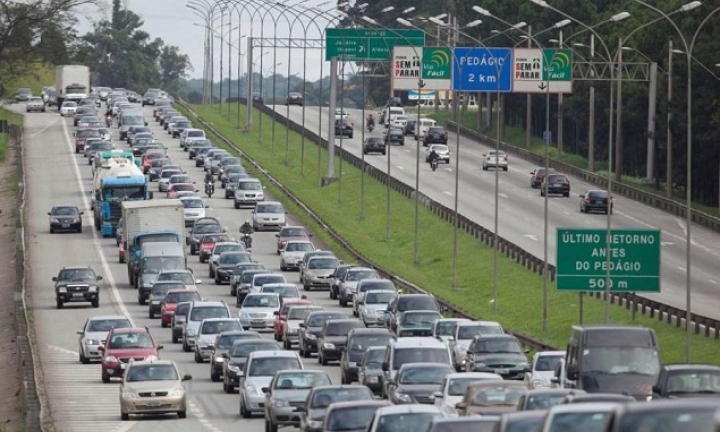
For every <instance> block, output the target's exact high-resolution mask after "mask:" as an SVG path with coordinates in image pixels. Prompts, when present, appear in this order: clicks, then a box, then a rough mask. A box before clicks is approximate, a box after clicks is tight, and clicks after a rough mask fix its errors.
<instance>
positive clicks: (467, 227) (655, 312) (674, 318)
mask: <svg viewBox="0 0 720 432" xmlns="http://www.w3.org/2000/svg"><path fill="white" fill-rule="evenodd" d="M179 103H180V104H181V105H182V106H183V107H184V108H185V109H187V110H188V111H189V112H190V113H191V114H192V115H193V116H194V117H195V118H196V119H197V121H198V123H200V124H202V125H203V126H204V127H205V128H207V129H208V130H209V131H212V132H213V133H214V134H215V135H217V136H218V137H220V138H221V139H222V140H223V141H224V142H225V144H226V145H228V146H230V147H232V148H233V149H235V150H237V151H238V152H239V153H240V154H241V155H242V156H243V157H244V158H246V159H247V160H248V161H249V162H250V163H251V164H253V165H254V166H255V167H256V168H257V169H258V170H259V171H260V172H262V173H263V174H264V175H266V176H267V177H268V179H269V180H270V181H272V182H273V183H274V184H276V185H277V186H278V188H279V189H280V190H282V191H283V193H285V194H286V195H287V196H288V198H290V199H291V200H292V201H293V202H295V203H296V204H297V205H298V206H300V207H301V208H303V210H305V211H307V212H308V214H309V215H310V216H311V217H312V218H313V219H314V220H315V221H316V222H317V223H318V224H320V226H322V227H323V229H325V230H326V231H327V232H328V233H329V234H330V235H331V236H332V237H333V238H334V239H335V240H336V241H337V242H338V243H340V244H342V245H343V246H344V247H345V248H346V249H347V250H348V251H349V252H350V253H352V254H354V255H355V256H357V257H358V260H359V261H361V262H364V263H366V264H368V265H372V266H373V267H375V268H377V269H378V270H379V271H380V273H383V275H384V276H385V277H388V278H390V279H392V280H394V281H395V282H396V283H398V284H399V285H400V286H403V287H404V288H406V289H408V290H409V291H416V292H425V291H424V290H422V289H421V288H420V287H418V286H416V285H414V284H411V283H409V282H408V281H405V280H404V279H402V278H399V277H397V276H395V275H393V274H390V273H389V272H388V271H386V270H383V269H382V268H380V267H378V266H377V265H376V264H375V263H373V262H372V261H371V260H370V259H367V258H365V257H362V256H360V254H358V253H357V251H355V250H354V249H353V248H352V247H351V246H350V245H349V244H347V243H346V242H345V241H344V240H343V239H342V238H341V237H340V236H339V235H337V233H335V231H333V230H332V228H331V227H329V226H328V225H327V224H326V223H324V222H323V221H322V219H321V218H320V217H319V216H317V215H316V214H315V213H314V212H312V210H310V209H309V208H308V207H307V206H306V205H305V204H304V203H302V202H300V200H298V199H297V197H295V196H294V195H293V194H292V193H291V192H290V191H288V190H287V189H286V188H285V187H284V186H282V185H281V184H279V183H278V182H277V181H276V180H275V179H274V178H272V176H271V175H270V174H269V173H268V172H267V171H266V170H265V169H263V168H262V167H260V166H259V165H258V164H257V163H256V162H255V161H254V160H252V159H251V158H250V157H249V156H248V155H247V154H245V153H244V152H243V151H242V150H241V149H240V148H238V147H237V146H235V145H234V143H232V142H231V141H230V140H229V139H227V137H224V136H223V135H221V134H220V133H219V132H218V131H217V130H216V129H215V128H213V127H212V126H211V125H210V124H208V123H207V122H205V121H204V120H202V119H201V118H200V117H199V116H198V115H197V114H196V113H195V112H194V111H193V110H192V108H190V107H189V106H188V105H187V104H186V103H184V102H182V101H181V102H179ZM241 103H245V100H244V99H243V100H241ZM253 105H254V107H255V108H256V109H258V110H260V111H261V112H262V113H263V114H266V115H269V116H272V117H273V118H274V119H275V120H276V121H277V122H279V123H280V124H282V125H283V126H285V127H287V128H288V129H290V130H292V131H293V132H296V133H298V134H299V135H303V136H304V137H305V139H307V140H309V141H311V142H313V143H315V144H316V145H319V146H320V147H322V148H325V149H327V148H328V141H327V140H326V139H324V138H322V137H320V136H319V135H318V134H317V133H315V132H313V131H310V130H307V129H305V128H304V127H303V126H302V125H300V124H298V123H296V122H294V121H292V120H290V119H288V118H286V117H284V116H283V115H281V114H280V113H278V112H276V111H274V110H272V109H270V108H269V107H267V106H265V105H263V104H258V103H254V104H253ZM334 148H335V154H336V155H337V156H338V157H341V158H342V159H343V160H344V161H346V162H347V163H350V164H352V165H353V166H355V167H356V168H358V169H360V170H365V173H366V174H367V175H369V176H371V177H373V178H374V179H376V180H377V181H379V182H381V183H383V184H388V182H389V183H390V187H391V188H392V189H393V190H395V191H396V192H399V193H400V194H402V195H403V196H405V197H407V198H413V199H414V197H415V193H416V192H415V189H414V188H413V187H412V186H410V185H408V184H405V183H403V182H402V181H400V180H398V179H396V178H394V177H391V176H388V175H387V174H386V173H384V172H382V171H380V170H378V169H377V168H375V167H373V166H371V165H368V164H363V161H362V159H361V158H359V157H357V156H356V155H354V154H352V153H350V152H348V151H346V150H345V149H342V150H341V149H340V148H339V147H337V146H335V147H334ZM419 202H420V203H421V204H422V205H423V206H424V207H426V208H428V209H430V210H431V211H432V212H433V213H434V214H436V215H437V216H439V217H440V218H442V219H443V220H445V221H447V222H449V223H451V224H454V223H456V224H457V226H458V228H459V229H461V230H463V231H465V232H466V233H468V234H470V235H472V236H473V237H475V238H476V239H478V240H479V241H482V242H483V243H485V244H486V245H488V246H491V247H492V246H493V242H494V234H493V233H492V231H490V230H488V229H486V228H484V227H483V226H481V225H479V224H477V223H475V222H473V221H471V220H470V219H468V218H466V217H464V216H462V215H460V214H458V215H456V214H455V212H454V211H453V210H452V209H450V208H448V207H446V206H444V205H442V204H440V203H438V202H436V201H434V200H433V199H431V198H430V197H428V196H426V195H424V194H422V193H421V194H420V196H419ZM456 217H457V220H456ZM498 249H499V251H500V252H501V253H502V254H504V255H505V256H506V257H508V258H510V259H513V260H515V262H517V263H518V264H520V265H522V266H524V267H525V268H527V269H529V270H531V271H532V272H534V273H536V274H539V275H542V274H543V264H544V262H543V261H542V259H540V258H538V257H536V256H534V255H533V254H531V253H530V252H528V251H526V250H524V249H523V248H521V247H519V246H517V245H515V244H513V243H512V242H510V241H508V240H506V239H504V238H503V237H502V236H498ZM548 275H549V277H550V279H551V280H554V279H555V266H552V265H549V266H548ZM584 295H588V296H592V297H596V298H599V299H605V293H604V292H602V293H584ZM610 302H611V303H612V304H618V305H619V306H621V307H625V308H626V309H633V308H634V309H635V311H637V312H640V313H641V314H643V315H647V316H649V317H650V318H654V319H657V320H659V321H663V322H667V323H668V324H671V325H675V326H677V327H680V326H683V325H684V323H685V319H686V312H685V311H684V310H681V309H679V308H675V307H672V306H669V305H666V304H663V303H660V302H657V301H653V300H649V299H645V298H641V297H638V296H636V295H634V294H631V293H628V294H625V293H622V294H610ZM442 304H443V306H444V307H446V308H447V309H448V311H450V312H451V313H453V314H454V315H455V316H458V317H467V318H477V317H472V316H471V315H470V314H469V313H468V312H467V311H465V310H463V309H462V308H460V307H457V306H455V305H452V304H449V303H446V302H442ZM691 322H692V323H693V325H694V327H695V332H696V333H698V334H699V333H703V334H704V335H705V336H707V337H714V338H715V339H720V321H718V320H715V319H713V318H707V317H702V316H697V315H695V314H693V315H692V316H691ZM514 334H515V336H517V337H518V339H519V340H520V341H521V342H522V343H523V344H525V345H527V346H529V347H532V348H534V349H542V350H549V349H555V348H553V347H551V346H549V345H546V344H544V343H543V342H541V341H537V340H534V339H532V338H530V337H527V336H524V335H522V334H517V333H514Z"/></svg>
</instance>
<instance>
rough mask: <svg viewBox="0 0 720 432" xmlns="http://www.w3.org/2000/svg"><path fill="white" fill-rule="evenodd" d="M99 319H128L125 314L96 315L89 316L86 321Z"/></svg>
mask: <svg viewBox="0 0 720 432" xmlns="http://www.w3.org/2000/svg"><path fill="white" fill-rule="evenodd" d="M100 320H129V318H128V317H126V316H125V315H98V316H91V317H90V318H88V321H100Z"/></svg>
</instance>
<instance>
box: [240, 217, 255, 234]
mask: <svg viewBox="0 0 720 432" xmlns="http://www.w3.org/2000/svg"><path fill="white" fill-rule="evenodd" d="M253 232H255V230H254V229H253V226H252V224H251V223H250V221H249V220H246V221H245V223H244V224H242V225H240V234H252V233H253Z"/></svg>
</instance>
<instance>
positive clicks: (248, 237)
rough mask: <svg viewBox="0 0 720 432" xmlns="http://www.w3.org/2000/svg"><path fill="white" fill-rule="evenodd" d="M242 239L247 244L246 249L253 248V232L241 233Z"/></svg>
mask: <svg viewBox="0 0 720 432" xmlns="http://www.w3.org/2000/svg"><path fill="white" fill-rule="evenodd" d="M240 241H241V242H242V243H243V244H244V245H245V249H247V250H250V249H252V234H248V233H245V234H243V233H241V234H240Z"/></svg>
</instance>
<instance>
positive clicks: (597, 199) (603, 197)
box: [580, 190, 613, 214]
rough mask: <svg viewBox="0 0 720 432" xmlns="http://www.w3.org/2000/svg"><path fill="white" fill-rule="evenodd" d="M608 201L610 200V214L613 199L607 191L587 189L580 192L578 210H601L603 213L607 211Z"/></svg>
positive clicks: (585, 211)
mask: <svg viewBox="0 0 720 432" xmlns="http://www.w3.org/2000/svg"><path fill="white" fill-rule="evenodd" d="M608 201H609V202H610V214H612V211H613V201H612V197H610V196H609V195H608V193H607V191H604V190H589V191H585V193H583V194H580V212H581V213H589V212H591V211H598V210H599V211H601V212H603V213H605V214H607V212H608Z"/></svg>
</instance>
